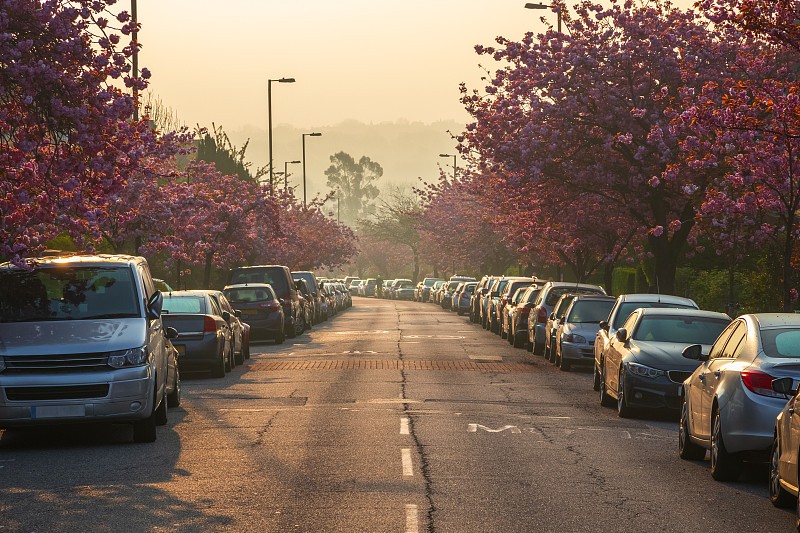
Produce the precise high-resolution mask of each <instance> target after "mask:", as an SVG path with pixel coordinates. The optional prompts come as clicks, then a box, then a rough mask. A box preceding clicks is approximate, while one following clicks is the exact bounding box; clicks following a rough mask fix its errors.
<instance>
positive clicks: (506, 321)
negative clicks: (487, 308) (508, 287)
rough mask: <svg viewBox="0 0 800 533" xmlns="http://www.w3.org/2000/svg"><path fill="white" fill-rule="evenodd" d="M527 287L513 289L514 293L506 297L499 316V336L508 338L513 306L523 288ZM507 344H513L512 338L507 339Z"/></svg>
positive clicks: (514, 306)
mask: <svg viewBox="0 0 800 533" xmlns="http://www.w3.org/2000/svg"><path fill="white" fill-rule="evenodd" d="M527 288H528V287H527V286H526V287H521V288H519V289H517V290H515V291H514V294H512V295H511V297H510V298H509V299H508V302H506V305H504V306H503V311H502V316H501V318H500V338H502V339H509V336H508V335H509V331H510V330H511V319H512V317H513V316H514V311H515V308H516V307H517V304H518V303H519V301H520V298H522V295H523V294H525V289H527ZM508 342H509V344H513V340H511V339H509V341H508Z"/></svg>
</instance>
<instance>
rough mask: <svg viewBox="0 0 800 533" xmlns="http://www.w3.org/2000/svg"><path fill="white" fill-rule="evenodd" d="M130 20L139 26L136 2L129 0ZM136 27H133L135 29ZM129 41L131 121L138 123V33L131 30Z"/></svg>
mask: <svg viewBox="0 0 800 533" xmlns="http://www.w3.org/2000/svg"><path fill="white" fill-rule="evenodd" d="M131 18H132V19H133V23H134V24H135V25H136V24H139V17H138V15H137V13H136V0H131ZM135 27H136V26H134V28H135ZM131 40H132V42H133V58H132V61H133V65H132V66H133V121H134V122H139V88H138V87H137V86H136V82H137V81H139V32H138V31H136V30H133V31H132V32H131Z"/></svg>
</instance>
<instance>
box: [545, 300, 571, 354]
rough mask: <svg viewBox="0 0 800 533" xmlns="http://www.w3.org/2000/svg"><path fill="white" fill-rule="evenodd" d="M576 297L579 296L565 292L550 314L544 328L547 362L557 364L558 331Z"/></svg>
mask: <svg viewBox="0 0 800 533" xmlns="http://www.w3.org/2000/svg"><path fill="white" fill-rule="evenodd" d="M576 296H578V295H577V294H575V293H572V292H565V293H564V294H562V295H561V297H560V298H559V299H558V301H557V302H556V305H554V306H553V311H552V312H551V313H550V316H548V317H547V323H546V324H545V327H544V336H545V341H544V358H545V360H547V361H552V362H555V360H556V359H555V353H556V351H555V346H556V331H558V325H559V323H560V322H561V319H562V318H564V315H565V314H566V312H567V307H569V306H570V304H571V303H572V300H574V299H575V297H576Z"/></svg>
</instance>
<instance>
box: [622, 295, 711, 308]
mask: <svg viewBox="0 0 800 533" xmlns="http://www.w3.org/2000/svg"><path fill="white" fill-rule="evenodd" d="M618 298H619V300H620V301H621V302H632V303H636V302H642V303H652V302H663V303H668V304H689V305H694V306H695V307H698V306H697V304H696V303H695V301H694V300H692V299H690V298H684V297H683V296H673V295H671V294H650V293H636V294H621V295H620V296H619V297H618Z"/></svg>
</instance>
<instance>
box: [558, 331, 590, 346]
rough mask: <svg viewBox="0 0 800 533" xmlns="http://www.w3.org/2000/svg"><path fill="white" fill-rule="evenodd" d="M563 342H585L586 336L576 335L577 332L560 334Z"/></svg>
mask: <svg viewBox="0 0 800 533" xmlns="http://www.w3.org/2000/svg"><path fill="white" fill-rule="evenodd" d="M561 340H562V341H563V342H573V343H577V344H586V337H584V336H583V335H578V334H577V333H566V334H564V335H562V336H561Z"/></svg>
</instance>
